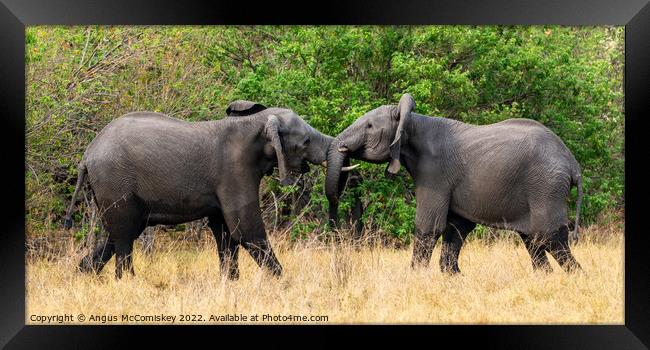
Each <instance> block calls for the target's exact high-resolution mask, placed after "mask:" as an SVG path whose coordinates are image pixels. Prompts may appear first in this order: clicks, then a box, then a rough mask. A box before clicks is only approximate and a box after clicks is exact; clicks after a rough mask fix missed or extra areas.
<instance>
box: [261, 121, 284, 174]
mask: <svg viewBox="0 0 650 350" xmlns="http://www.w3.org/2000/svg"><path fill="white" fill-rule="evenodd" d="M264 133H265V134H266V137H267V138H268V139H269V140H271V144H272V145H273V148H274V149H275V155H276V157H277V158H278V170H279V171H280V183H281V184H283V185H287V184H289V183H290V182H291V181H290V179H289V178H288V176H287V175H288V172H287V169H288V167H287V161H286V158H285V156H284V150H283V149H282V142H281V141H280V120H279V119H278V117H277V116H275V115H273V114H271V115H270V116H269V119H268V121H267V122H266V126H265V127H264Z"/></svg>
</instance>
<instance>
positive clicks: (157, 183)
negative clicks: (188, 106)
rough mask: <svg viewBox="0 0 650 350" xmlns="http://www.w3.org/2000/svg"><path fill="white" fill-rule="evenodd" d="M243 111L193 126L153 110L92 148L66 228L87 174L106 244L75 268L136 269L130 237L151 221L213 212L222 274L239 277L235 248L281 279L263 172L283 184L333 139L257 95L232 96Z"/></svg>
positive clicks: (233, 109) (118, 124) (120, 122)
mask: <svg viewBox="0 0 650 350" xmlns="http://www.w3.org/2000/svg"><path fill="white" fill-rule="evenodd" d="M227 114H229V115H236V116H237V117H232V118H230V117H229V118H224V119H221V120H212V121H201V122H188V121H183V120H180V119H176V118H172V117H170V116H167V115H164V114H160V113H154V112H132V113H128V114H125V115H123V116H121V117H119V118H116V119H115V120H113V121H112V122H111V123H109V124H108V125H107V126H106V127H104V128H103V129H102V130H101V132H100V133H99V134H98V135H97V136H96V137H95V139H94V140H93V141H92V142H91V143H90V145H89V146H88V147H87V149H86V151H85V152H84V155H83V157H82V160H81V162H80V163H79V166H78V174H79V176H78V179H77V184H76V188H75V190H74V193H73V195H72V203H71V204H70V206H69V207H68V210H67V214H66V217H65V222H64V226H65V228H66V229H69V228H70V227H71V226H72V213H73V210H74V204H75V199H76V197H77V195H78V193H79V191H80V189H81V188H82V187H83V185H84V184H85V182H86V180H87V181H88V183H89V185H90V189H91V192H92V196H93V198H94V201H95V203H96V204H97V206H98V208H100V213H101V216H100V218H101V221H102V224H103V226H104V229H105V230H106V231H107V232H108V241H107V243H106V244H105V245H104V246H98V247H97V248H96V250H95V251H94V252H92V253H91V254H89V255H87V256H86V257H84V258H83V259H82V260H81V262H80V263H79V266H78V268H79V269H80V270H81V271H83V272H91V271H95V272H99V271H101V270H102V268H103V267H104V265H105V264H106V263H107V261H108V260H109V259H110V258H111V257H112V256H113V254H115V255H116V265H115V275H116V278H118V279H119V278H121V277H122V274H123V271H128V272H130V273H131V274H135V272H134V269H133V263H132V258H131V256H132V251H133V241H134V239H136V238H137V237H138V236H139V235H140V234H141V232H142V231H143V230H144V229H145V228H146V227H148V226H154V225H158V224H163V225H175V224H180V223H184V222H188V221H192V220H197V219H201V218H204V217H207V218H208V219H209V227H210V229H211V230H212V232H213V234H214V237H215V239H216V243H217V251H218V256H219V260H220V268H221V273H222V275H225V276H227V278H228V279H231V280H236V279H238V278H239V268H238V262H237V261H238V251H239V246H242V247H244V248H245V249H246V250H247V251H248V252H249V253H250V255H251V256H252V257H253V259H254V260H255V262H256V263H257V264H258V265H259V266H260V267H262V268H266V269H267V270H269V271H270V272H271V273H272V274H274V275H281V273H282V266H281V265H280V263H279V261H278V259H277V258H276V256H275V254H274V253H273V250H272V248H271V245H270V243H269V241H268V239H267V236H266V232H265V229H264V224H263V222H262V217H261V210H260V206H259V196H258V191H259V185H260V181H261V179H262V177H263V176H264V175H270V174H272V172H273V169H274V167H275V166H277V167H278V169H279V179H280V183H281V184H283V185H288V184H291V183H293V182H294V181H295V177H294V175H295V174H297V173H305V172H307V171H308V170H309V165H308V162H309V163H312V164H321V163H322V164H324V162H325V161H326V157H327V151H328V149H329V146H330V143H331V142H332V140H333V138H332V137H331V136H328V135H324V134H322V133H320V132H319V131H317V130H316V129H314V128H312V127H311V126H310V125H309V124H307V123H306V122H305V121H304V120H303V119H302V118H301V117H300V116H298V115H297V114H296V113H295V112H294V111H292V110H291V109H287V108H275V107H274V108H267V107H265V106H263V105H261V104H259V103H255V102H250V101H242V100H240V101H235V102H232V103H231V104H230V105H229V106H228V109H227Z"/></svg>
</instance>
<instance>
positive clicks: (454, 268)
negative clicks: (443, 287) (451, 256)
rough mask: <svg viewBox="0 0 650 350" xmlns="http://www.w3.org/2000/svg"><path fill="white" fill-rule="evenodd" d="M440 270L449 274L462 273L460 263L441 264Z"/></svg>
mask: <svg viewBox="0 0 650 350" xmlns="http://www.w3.org/2000/svg"><path fill="white" fill-rule="evenodd" d="M440 271H441V272H442V273H445V274H448V275H452V276H453V275H458V274H460V269H459V268H458V265H457V264H456V265H443V266H440Z"/></svg>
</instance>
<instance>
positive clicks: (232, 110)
mask: <svg viewBox="0 0 650 350" xmlns="http://www.w3.org/2000/svg"><path fill="white" fill-rule="evenodd" d="M265 109H266V106H264V105H263V104H261V103H257V102H251V101H246V100H237V101H233V102H230V104H229V105H228V108H226V115H229V116H246V115H251V114H255V113H258V112H261V111H263V110H265Z"/></svg>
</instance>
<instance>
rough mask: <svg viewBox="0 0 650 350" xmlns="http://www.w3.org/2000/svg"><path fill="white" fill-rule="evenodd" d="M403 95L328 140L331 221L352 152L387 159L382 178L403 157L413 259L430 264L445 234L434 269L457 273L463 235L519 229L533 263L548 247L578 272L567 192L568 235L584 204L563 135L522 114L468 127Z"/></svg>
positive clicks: (545, 264) (542, 261) (543, 262)
mask: <svg viewBox="0 0 650 350" xmlns="http://www.w3.org/2000/svg"><path fill="white" fill-rule="evenodd" d="M414 109H415V100H414V99H413V97H412V96H411V95H410V94H408V93H407V94H404V95H402V97H401V98H400V100H399V103H398V105H397V106H395V105H384V106H381V107H378V108H376V109H374V110H372V111H370V112H368V113H366V114H364V115H363V116H361V117H360V118H359V119H357V120H356V121H355V122H354V123H353V124H352V125H350V126H349V127H348V128H346V129H345V130H344V131H342V132H341V133H340V134H339V135H338V136H336V137H335V139H334V140H333V141H332V143H331V145H330V149H329V151H328V156H327V157H328V159H327V175H326V180H325V181H326V182H325V190H326V195H327V198H328V200H329V203H330V207H329V216H330V220H331V221H332V222H336V221H337V219H338V218H337V210H338V199H339V196H340V195H341V192H342V190H343V189H344V188H345V182H346V178H347V175H346V174H342V172H341V170H340V169H341V167H342V164H344V163H345V164H349V159H350V158H354V159H359V160H363V161H366V162H370V163H377V164H381V163H388V165H387V168H386V170H385V175H386V176H394V175H395V174H397V173H398V172H399V170H400V167H401V165H402V164H403V165H404V167H405V169H406V171H407V172H408V173H409V174H410V176H411V177H412V178H413V181H414V185H415V197H416V214H415V232H414V239H413V241H414V246H413V255H412V260H411V266H412V267H413V268H416V267H422V266H428V264H429V261H430V259H431V254H432V251H433V249H434V247H435V245H436V242H437V240H438V238H439V237H440V235H442V252H441V257H440V268H441V270H442V271H443V272H448V273H451V274H453V273H459V272H460V269H459V267H458V255H459V253H460V249H461V247H462V244H463V241H464V240H465V238H466V237H467V235H468V234H469V233H470V232H471V231H472V230H473V229H474V227H475V226H476V224H477V223H480V224H483V225H486V226H489V227H494V228H498V229H507V230H512V231H515V232H517V233H518V234H519V235H520V236H521V238H522V239H523V241H524V244H525V246H526V249H527V251H528V253H529V255H530V256H531V260H532V264H533V267H534V269H541V270H544V271H548V272H550V271H552V269H551V266H550V264H549V261H548V259H547V257H546V254H545V251H548V252H549V253H550V254H551V255H552V256H553V257H554V258H555V259H556V260H557V261H558V263H559V264H560V266H561V267H562V268H563V269H564V270H566V271H573V270H579V269H581V267H580V264H579V263H578V262H577V261H576V259H575V258H574V256H573V254H572V252H571V249H570V247H569V242H568V241H569V240H568V238H569V237H568V236H569V232H568V231H569V229H568V217H567V197H568V196H569V194H570V191H571V188H572V187H573V186H576V187H577V192H578V198H577V205H576V207H577V209H576V221H575V229H574V231H573V237H572V238H577V235H578V225H579V217H580V205H581V202H582V175H581V170H580V165H579V164H578V162H577V161H576V159H575V157H574V156H573V154H572V153H571V152H570V151H569V149H568V148H567V147H566V146H565V145H564V143H563V142H562V140H561V139H560V138H559V137H558V136H557V135H555V134H554V133H553V132H552V131H551V130H550V129H548V128H546V127H545V126H544V125H542V124H541V123H539V122H537V121H534V120H531V119H525V118H514V119H507V120H504V121H501V122H498V123H494V124H489V125H481V126H479V125H472V124H467V123H463V122H460V121H457V120H453V119H448V118H443V117H429V116H425V115H421V114H417V113H415V112H413V110H414Z"/></svg>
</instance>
